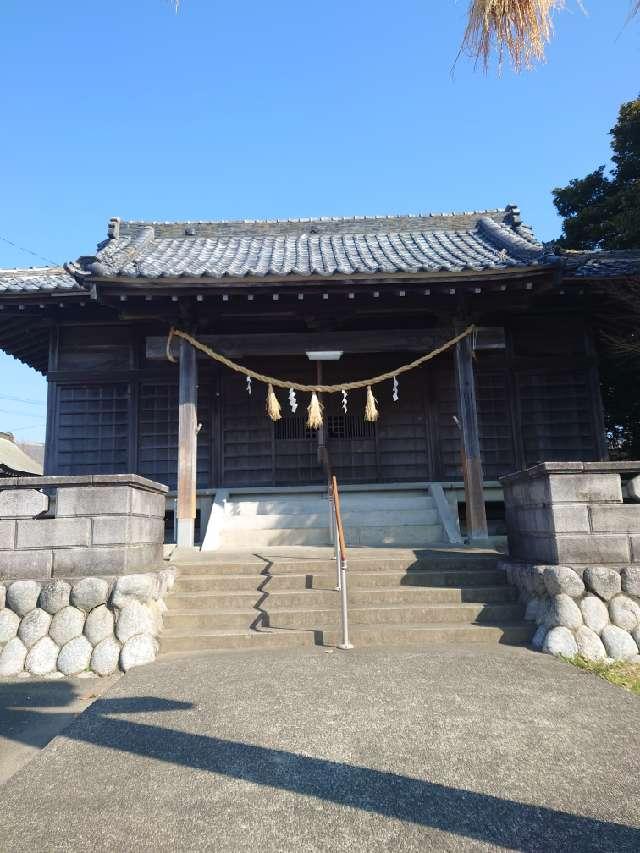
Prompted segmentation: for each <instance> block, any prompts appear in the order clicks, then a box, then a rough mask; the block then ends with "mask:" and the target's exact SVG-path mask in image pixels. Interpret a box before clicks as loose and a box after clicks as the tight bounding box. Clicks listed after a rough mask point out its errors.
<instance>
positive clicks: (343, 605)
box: [338, 559, 353, 649]
mask: <svg viewBox="0 0 640 853" xmlns="http://www.w3.org/2000/svg"><path fill="white" fill-rule="evenodd" d="M340 610H341V615H342V642H341V643H338V648H339V649H352V648H353V646H352V644H351V643H350V642H349V607H348V602H347V561H346V559H341V560H340Z"/></svg>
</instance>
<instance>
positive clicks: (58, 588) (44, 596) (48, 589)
mask: <svg viewBox="0 0 640 853" xmlns="http://www.w3.org/2000/svg"><path fill="white" fill-rule="evenodd" d="M70 593H71V585H70V584H68V583H67V582H66V581H61V580H56V581H51V583H47V584H45V585H44V586H43V587H42V592H41V593H40V607H41V608H42V609H43V610H46V611H47V613H50V614H51V615H52V616H55V614H56V613H57V612H58V610H62V608H63V607H68V605H69V594H70Z"/></svg>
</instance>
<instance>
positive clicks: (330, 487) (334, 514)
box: [319, 446, 353, 649]
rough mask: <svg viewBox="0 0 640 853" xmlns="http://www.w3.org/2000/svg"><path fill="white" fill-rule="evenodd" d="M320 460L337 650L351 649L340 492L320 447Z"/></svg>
mask: <svg viewBox="0 0 640 853" xmlns="http://www.w3.org/2000/svg"><path fill="white" fill-rule="evenodd" d="M319 450H320V453H319V455H320V458H321V460H322V462H323V464H324V467H325V471H326V473H327V480H328V484H327V497H328V499H329V506H330V508H331V522H332V534H333V535H332V538H333V545H334V550H335V556H336V587H335V589H336V592H339V593H340V616H341V627H342V641H341V642H340V643H338V648H339V649H352V648H353V645H352V644H351V643H350V642H349V604H348V596H347V546H346V543H345V538H344V525H343V524H342V514H341V512H340V490H339V488H338V480H337V479H336V475H335V474H334V473H333V469H332V467H331V460H330V458H329V451H328V450H327V448H326V447H325V446H321V447H320V448H319Z"/></svg>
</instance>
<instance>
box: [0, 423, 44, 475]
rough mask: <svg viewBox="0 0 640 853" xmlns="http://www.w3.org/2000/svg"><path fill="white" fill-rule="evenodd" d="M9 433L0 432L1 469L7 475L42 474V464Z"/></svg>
mask: <svg viewBox="0 0 640 853" xmlns="http://www.w3.org/2000/svg"><path fill="white" fill-rule="evenodd" d="M9 435H10V434H9V433H0V471H2V472H3V473H4V474H5V475H6V474H42V464H41V463H40V462H36V460H35V459H32V458H31V457H30V456H28V455H27V454H26V453H25V452H24V450H22V449H21V448H20V447H18V445H17V444H16V443H15V441H14V440H13V437H9ZM1 484H2V480H0V485H1Z"/></svg>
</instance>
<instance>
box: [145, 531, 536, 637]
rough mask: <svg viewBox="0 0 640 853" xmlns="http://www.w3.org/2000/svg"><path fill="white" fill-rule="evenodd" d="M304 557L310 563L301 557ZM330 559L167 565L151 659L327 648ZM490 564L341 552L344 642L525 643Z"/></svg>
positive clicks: (449, 552)
mask: <svg viewBox="0 0 640 853" xmlns="http://www.w3.org/2000/svg"><path fill="white" fill-rule="evenodd" d="M267 529H268V528H267ZM305 551H311V552H315V554H308V555H306V556H301V555H300V552H305ZM288 552H289V553H288ZM291 552H294V553H291ZM330 553H331V552H330V549H328V548H322V549H304V548H298V549H287V548H280V549H278V551H277V553H276V552H275V551H274V552H270V551H269V550H268V549H265V553H264V555H260V556H258V555H257V554H256V553H253V554H249V553H247V552H245V553H244V554H243V553H242V552H235V553H228V554H223V553H220V552H217V553H216V554H215V555H212V554H199V553H193V554H190V555H188V556H187V557H184V558H183V559H181V560H178V561H174V564H175V565H176V568H177V579H176V584H175V587H174V589H173V591H172V593H171V595H170V596H169V597H168V599H167V604H168V608H169V609H168V612H167V613H166V615H165V630H164V632H163V634H162V637H161V651H162V652H165V653H168V652H192V651H203V650H206V649H221V650H222V649H237V648H277V647H292V646H308V645H327V646H334V645H337V643H338V641H339V624H340V623H339V619H340V615H339V612H340V611H339V596H338V593H337V592H335V590H334V586H335V562H334V560H333V559H332V558H331V556H330ZM497 560H498V555H497V554H495V553H482V552H479V553H474V552H469V551H465V550H464V549H446V548H443V549H434V550H433V551H416V552H413V551H401V550H384V551H383V550H381V549H372V550H371V551H368V550H367V549H362V550H361V551H358V550H356V551H355V552H351V553H350V555H349V615H350V633H351V640H352V642H353V643H354V645H355V646H359V647H362V646H376V645H405V644H406V645H426V644H430V643H458V642H459V643H466V642H494V643H496V642H502V643H513V644H518V643H524V642H527V641H528V640H529V638H530V635H531V626H530V624H527V623H525V622H524V621H523V608H522V606H521V605H520V604H519V603H518V602H517V600H516V598H515V592H514V589H513V588H512V587H509V586H507V583H506V578H505V575H504V572H503V571H501V570H499V569H498V567H497Z"/></svg>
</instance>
